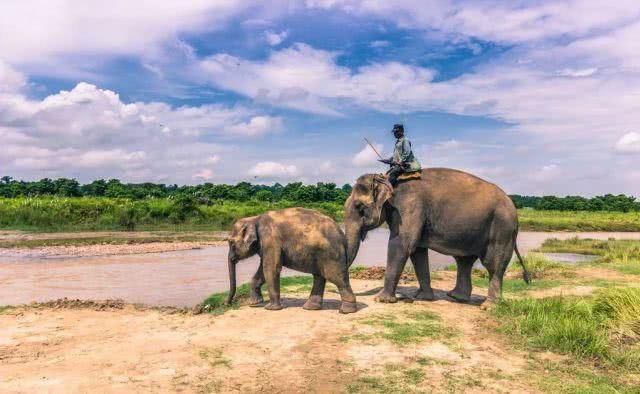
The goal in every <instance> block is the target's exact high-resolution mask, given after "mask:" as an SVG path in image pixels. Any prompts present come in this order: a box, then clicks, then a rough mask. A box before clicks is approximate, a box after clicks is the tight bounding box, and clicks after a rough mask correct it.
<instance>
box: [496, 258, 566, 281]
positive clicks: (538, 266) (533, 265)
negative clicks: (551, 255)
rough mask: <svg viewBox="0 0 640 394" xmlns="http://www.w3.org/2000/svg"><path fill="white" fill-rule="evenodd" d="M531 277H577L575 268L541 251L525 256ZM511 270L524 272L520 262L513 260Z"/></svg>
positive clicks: (519, 272) (518, 272)
mask: <svg viewBox="0 0 640 394" xmlns="http://www.w3.org/2000/svg"><path fill="white" fill-rule="evenodd" d="M524 262H525V265H526V266H527V271H528V272H529V277H530V278H531V279H543V278H558V277H562V278H575V277H576V271H575V268H574V267H572V266H570V265H567V264H562V263H559V262H557V261H553V260H549V259H548V258H546V257H545V256H544V255H543V254H541V253H529V254H527V256H526V257H525V258H524ZM508 271H509V272H513V273H517V274H518V275H521V274H522V266H521V265H520V264H519V263H516V262H513V263H511V265H510V266H509V270H508Z"/></svg>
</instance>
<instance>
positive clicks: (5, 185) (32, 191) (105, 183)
mask: <svg viewBox="0 0 640 394" xmlns="http://www.w3.org/2000/svg"><path fill="white" fill-rule="evenodd" d="M350 193H351V186H350V185H347V184H345V185H343V186H342V187H338V186H336V184H335V183H322V182H319V183H317V184H315V185H304V184H302V182H293V183H289V184H287V185H281V184H279V183H276V184H274V185H271V186H268V185H252V184H250V183H248V182H240V183H237V184H235V185H226V184H212V183H204V184H201V185H194V186H178V185H165V184H156V183H149V182H146V183H122V182H121V181H120V180H118V179H110V180H104V179H99V180H96V181H93V182H91V183H87V184H84V185H81V184H80V183H79V182H78V181H77V180H75V179H68V178H58V179H49V178H44V179H41V180H39V181H33V182H25V181H18V180H15V179H13V178H11V177H9V176H4V177H2V178H0V197H35V196H58V197H83V196H87V197H110V198H127V199H131V200H142V199H145V198H177V197H184V196H189V197H193V198H194V199H196V200H197V202H198V203H201V204H209V203H214V202H215V201H216V200H230V201H248V200H258V201H264V202H278V201H293V202H337V203H344V201H345V200H346V199H347V197H348V196H349V194H350Z"/></svg>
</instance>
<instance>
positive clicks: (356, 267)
mask: <svg viewBox="0 0 640 394" xmlns="http://www.w3.org/2000/svg"><path fill="white" fill-rule="evenodd" d="M366 270H367V267H365V266H364V265H352V266H351V268H349V272H350V273H357V272H365V271H366Z"/></svg>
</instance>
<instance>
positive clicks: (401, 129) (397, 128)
mask: <svg viewBox="0 0 640 394" xmlns="http://www.w3.org/2000/svg"><path fill="white" fill-rule="evenodd" d="M396 131H399V132H401V133H404V126H403V125H402V124H400V123H396V124H394V125H393V129H392V130H391V132H392V133H395V132H396Z"/></svg>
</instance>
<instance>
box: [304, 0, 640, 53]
mask: <svg viewBox="0 0 640 394" xmlns="http://www.w3.org/2000/svg"><path fill="white" fill-rule="evenodd" d="M307 6H308V7H312V8H336V9H341V10H342V11H344V12H348V13H352V14H358V15H371V16H374V17H376V18H383V19H386V20H389V21H391V22H393V23H396V24H397V25H399V26H400V27H406V28H411V29H420V30H426V31H429V30H438V31H441V32H444V33H456V34H463V35H465V36H469V37H477V38H480V39H483V40H488V41H498V42H506V43H517V42H526V41H533V40H541V39H546V38H553V37H559V36H565V35H566V36H574V37H575V36H582V35H585V34H588V33H591V32H594V31H598V30H602V29H606V28H611V27H618V26H620V25H622V24H624V23H625V22H627V21H629V20H632V19H633V18H634V17H638V16H639V15H640V8H638V5H637V2H636V1H634V0H619V1H616V3H615V5H612V4H608V3H603V2H597V1H585V0H561V1H554V2H544V1H536V2H520V1H518V2H505V1H500V0H488V1H454V0H441V1H432V2H424V1H419V0H403V1H394V2H380V1H373V0H346V1H333V0H329V1H322V0H320V1H316V0H313V1H307Z"/></svg>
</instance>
